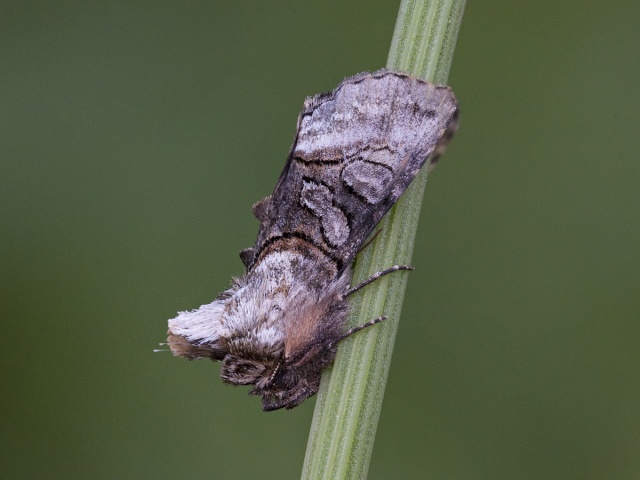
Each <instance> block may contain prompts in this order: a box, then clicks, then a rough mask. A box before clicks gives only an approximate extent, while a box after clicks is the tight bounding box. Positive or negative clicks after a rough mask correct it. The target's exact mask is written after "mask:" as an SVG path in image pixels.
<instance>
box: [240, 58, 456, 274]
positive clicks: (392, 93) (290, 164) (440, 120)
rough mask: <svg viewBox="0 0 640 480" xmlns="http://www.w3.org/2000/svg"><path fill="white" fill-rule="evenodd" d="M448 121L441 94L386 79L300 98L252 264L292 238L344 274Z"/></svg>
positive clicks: (359, 79)
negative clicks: (265, 251) (318, 252)
mask: <svg viewBox="0 0 640 480" xmlns="http://www.w3.org/2000/svg"><path fill="white" fill-rule="evenodd" d="M456 113H457V103H456V99H455V97H454V95H453V92H452V91H451V89H450V88H449V87H443V86H436V85H433V84H431V83H428V82H426V81H423V80H420V79H417V78H415V77H411V76H409V75H407V74H403V73H398V72H393V71H388V70H380V71H377V72H374V73H361V74H359V75H356V76H353V77H350V78H347V79H346V80H344V81H343V82H342V83H341V84H340V85H339V86H338V87H337V88H336V89H335V90H334V91H333V92H328V93H322V94H319V95H316V96H314V97H310V98H308V99H307V100H306V101H305V104H304V108H303V110H302V112H301V113H300V116H299V117H298V127H297V132H296V138H295V141H294V144H293V147H292V149H291V152H290V154H289V158H288V160H287V163H286V165H285V167H284V170H283V171H282V173H281V175H280V178H279V180H278V183H277V184H276V187H275V190H274V192H273V194H272V195H271V197H270V200H269V202H268V204H266V202H265V205H264V206H263V207H264V208H263V209H262V210H261V215H259V217H260V220H261V227H260V232H259V234H258V239H257V243H256V255H255V257H254V262H255V261H257V259H258V257H259V254H260V252H261V251H262V249H264V247H265V246H266V245H268V244H269V243H271V242H273V241H274V240H276V239H278V238H283V237H285V238H286V237H298V238H302V239H305V240H307V241H309V242H311V243H312V244H313V245H315V246H316V247H317V248H319V249H320V250H321V251H323V252H324V253H325V254H327V255H328V256H329V257H330V258H332V259H333V260H334V261H335V262H336V263H337V265H338V266H339V269H340V270H341V271H342V270H344V268H346V267H347V266H348V265H349V264H350V263H351V262H352V260H353V258H354V257H355V255H356V253H357V251H358V249H359V247H360V246H361V245H362V243H363V242H364V240H365V239H366V238H367V236H368V235H369V234H370V233H371V231H372V230H373V229H374V228H375V226H376V224H377V223H378V222H379V221H380V220H381V219H382V217H383V216H384V214H385V213H386V212H387V211H388V210H389V209H390V208H391V206H392V205H393V204H394V203H395V202H396V201H397V200H398V198H399V197H400V195H401V194H402V193H403V192H404V190H405V189H406V188H407V187H408V185H409V183H411V180H413V178H414V177H415V176H416V174H417V173H418V171H419V170H420V168H421V167H422V165H423V164H424V163H425V161H426V159H427V158H428V156H429V155H430V154H431V153H432V152H434V149H436V147H438V150H437V152H436V153H439V152H441V151H442V150H443V148H444V146H445V144H446V142H448V140H449V139H450V137H451V134H452V133H453V131H455V128H456V125H457V116H456ZM249 268H251V267H250V266H249Z"/></svg>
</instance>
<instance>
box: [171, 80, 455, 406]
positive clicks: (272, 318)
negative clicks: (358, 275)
mask: <svg viewBox="0 0 640 480" xmlns="http://www.w3.org/2000/svg"><path fill="white" fill-rule="evenodd" d="M456 112H457V104H456V100H455V97H454V95H453V93H452V91H451V89H449V88H448V87H442V86H436V85H433V84H430V83H428V82H426V81H423V80H420V79H417V78H415V77H412V76H410V75H408V74H405V73H400V72H393V71H389V70H379V71H377V72H374V73H361V74H358V75H355V76H353V77H350V78H347V79H345V80H344V81H343V82H342V83H341V84H340V85H338V87H337V88H336V89H335V90H334V91H333V92H328V93H322V94H319V95H316V96H314V97H310V98H307V100H306V101H305V102H304V107H303V110H302V112H301V113H300V116H299V117H298V126H297V131H296V136H295V141H294V144H293V146H292V147H291V151H290V153H289V156H288V158H287V162H286V164H285V167H284V169H283V171H282V173H281V175H280V178H279V179H278V182H277V184H276V187H275V189H274V191H273V193H272V194H271V196H269V197H267V198H265V199H263V200H260V201H259V202H257V203H256V204H255V205H254V206H253V208H252V210H253V213H254V215H255V216H256V217H257V218H258V220H259V221H260V229H259V232H258V237H257V240H256V244H255V246H254V247H251V248H247V249H245V250H243V251H242V252H241V259H242V262H243V263H244V265H245V267H246V273H245V275H244V276H242V277H241V278H239V279H237V280H235V281H234V283H233V285H232V287H231V288H230V289H229V290H227V291H225V292H223V293H222V294H221V295H219V296H218V298H217V299H216V300H215V301H214V302H213V303H211V304H209V305H203V306H202V307H200V308H199V309H197V310H194V311H191V312H182V313H180V314H179V315H178V316H177V317H176V318H174V319H172V320H169V339H168V343H169V346H170V347H171V350H172V351H173V353H174V354H175V355H180V356H184V357H187V358H189V359H193V358H210V359H212V360H214V361H222V368H221V376H222V379H223V381H224V382H225V383H230V384H234V385H253V388H252V389H251V391H250V393H251V394H254V395H260V396H261V397H262V406H263V408H264V409H265V410H275V409H278V408H283V407H284V408H293V407H295V406H296V405H299V404H300V403H301V402H302V401H304V400H305V399H306V398H308V397H310V396H312V395H314V394H315V393H316V392H317V390H318V386H319V383H320V374H321V372H322V370H323V369H324V368H325V367H326V366H328V365H330V364H331V363H332V362H333V360H334V358H335V354H336V347H337V343H338V342H339V341H340V340H342V339H343V338H345V337H346V336H348V335H350V334H353V333H355V332H357V331H359V330H361V329H362V328H365V327H367V326H371V325H373V324H375V323H377V322H378V321H381V320H382V319H383V317H381V318H380V319H373V320H372V321H371V322H368V323H366V324H364V325H361V326H359V327H355V328H353V329H351V330H347V329H346V327H345V323H346V318H347V313H348V303H347V302H348V300H347V297H348V296H349V295H351V294H352V293H354V292H355V291H357V290H359V289H360V288H362V287H364V286H365V285H367V284H368V283H371V281H373V280H375V279H376V278H378V277H379V276H380V275H383V274H386V273H390V272H392V271H396V270H401V269H408V268H409V267H403V266H396V267H391V268H389V269H388V270H385V271H383V272H380V274H379V275H377V276H374V277H372V278H371V279H370V280H367V281H365V282H363V284H360V285H358V286H355V287H353V288H350V287H349V285H350V283H351V276H352V263H353V260H354V258H355V255H356V254H357V252H358V251H359V249H360V248H361V247H362V245H363V243H364V242H365V240H366V239H367V237H368V236H369V234H370V233H371V232H372V230H373V229H374V228H375V226H376V225H377V224H378V222H379V221H380V220H381V219H382V217H383V216H384V214H385V213H386V212H387V211H388V210H389V208H391V206H392V205H393V204H394V203H395V202H396V201H397V200H398V198H399V197H400V195H401V194H402V193H403V192H404V191H405V189H406V188H407V186H408V185H409V184H410V183H411V181H412V180H413V178H414V177H415V176H416V174H417V173H418V171H419V170H420V168H421V167H422V166H423V164H424V163H425V161H426V159H427V158H428V157H429V155H431V156H432V160H431V165H433V164H434V163H435V161H436V160H437V157H438V156H439V155H440V154H441V153H442V152H443V151H444V148H445V147H446V144H447V143H448V142H449V140H450V139H451V136H452V135H453V132H454V131H455V129H456V128H457V113H456Z"/></svg>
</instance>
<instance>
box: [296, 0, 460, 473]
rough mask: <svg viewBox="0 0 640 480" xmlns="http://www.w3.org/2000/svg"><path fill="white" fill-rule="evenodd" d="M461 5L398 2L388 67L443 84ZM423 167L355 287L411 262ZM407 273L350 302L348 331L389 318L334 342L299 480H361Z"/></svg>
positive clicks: (360, 264)
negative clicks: (335, 351)
mask: <svg viewBox="0 0 640 480" xmlns="http://www.w3.org/2000/svg"><path fill="white" fill-rule="evenodd" d="M464 5H465V0H430V1H429V0H402V3H401V5H400V10H399V13H398V18H397V21H396V27H395V31H394V34H393V39H392V43H391V49H390V52H389V58H388V60H387V68H390V69H394V70H402V71H406V72H410V73H412V74H414V75H416V76H419V77H422V78H425V79H426V80H429V81H432V82H434V83H438V84H445V83H446V81H447V76H448V72H449V67H450V66H451V60H452V57H453V50H454V47H455V43H456V39H457V36H458V31H459V28H460V22H461V20H462V13H463V10H464ZM427 174H428V168H423V169H422V171H421V172H420V174H418V176H417V177H416V178H415V179H414V181H413V182H412V183H411V185H410V186H409V188H408V189H407V191H406V192H405V194H404V195H403V196H402V197H401V199H400V201H399V202H398V203H397V204H396V205H395V207H394V208H393V209H392V210H391V211H389V213H388V214H387V215H386V217H385V218H384V220H383V221H382V222H381V224H380V226H379V228H380V229H381V231H380V233H379V235H378V236H377V237H376V239H375V241H374V242H373V243H372V244H371V245H370V246H369V247H367V248H366V249H365V250H364V252H362V253H361V254H360V255H359V256H358V259H357V262H356V269H355V272H354V284H356V283H359V282H360V281H362V280H364V279H366V278H368V277H370V276H371V275H373V274H374V273H375V272H377V271H380V270H384V269H385V268H388V267H390V266H392V265H396V264H408V263H410V261H411V254H412V251H413V243H414V238H415V233H416V230H417V222H418V217H419V215H420V207H421V205H422V197H423V193H424V187H425V183H426V180H427ZM407 277H408V274H407V272H398V273H393V274H391V275H386V276H384V277H382V278H381V279H380V280H378V281H376V282H374V283H373V284H371V285H369V286H368V287H366V288H365V289H363V290H362V291H361V292H359V293H357V294H355V295H354V298H353V299H352V301H351V316H350V320H349V321H350V325H360V324H363V323H365V322H367V321H368V320H370V319H372V318H376V317H379V316H380V315H382V314H386V315H387V316H388V317H389V319H388V320H387V321H385V322H382V323H381V324H379V325H377V326H375V327H371V328H367V329H365V330H364V331H362V332H360V333H358V334H356V335H353V336H352V337H349V338H348V339H346V340H344V341H343V342H341V344H340V347H339V349H338V355H337V358H336V361H335V364H334V366H333V368H332V369H328V370H327V371H325V372H324V374H323V377H322V383H321V387H320V391H319V393H318V399H317V402H316V408H315V412H314V417H313V422H312V425H311V432H310V435H309V442H308V445H307V452H306V455H305V463H304V467H303V472H302V478H303V480H310V479H313V480H317V479H329V478H331V479H337V478H348V479H356V478H366V476H367V471H368V469H369V462H370V459H371V451H372V449H373V440H374V437H375V433H376V428H377V424H378V418H379V416H380V408H381V406H382V398H383V395H384V388H385V385H386V381H387V375H388V372H389V366H390V363H391V354H392V352H393V344H394V341H395V336H396V331H397V328H398V319H399V317H400V310H401V307H402V300H403V297H404V291H405V286H406V283H407Z"/></svg>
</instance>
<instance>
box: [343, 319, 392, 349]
mask: <svg viewBox="0 0 640 480" xmlns="http://www.w3.org/2000/svg"><path fill="white" fill-rule="evenodd" d="M386 319H387V316H386V315H382V316H381V317H378V318H374V319H373V320H369V321H368V322H366V323H363V324H362V325H358V326H356V327H353V328H350V329H349V330H347V331H346V332H344V333H343V334H342V335H341V336H340V338H339V339H338V340H337V341H336V342H335V343H338V342H339V341H341V340H344V339H345V338H347V337H350V336H351V335H353V334H354V333H358V332H359V331H360V330H364V329H365V328H367V327H372V326H373V325H375V324H377V323H380V322H384V321H385V320H386Z"/></svg>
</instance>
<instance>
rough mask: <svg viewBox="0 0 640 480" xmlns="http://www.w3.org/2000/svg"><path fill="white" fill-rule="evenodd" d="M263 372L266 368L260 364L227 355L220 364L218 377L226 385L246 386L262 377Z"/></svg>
mask: <svg viewBox="0 0 640 480" xmlns="http://www.w3.org/2000/svg"><path fill="white" fill-rule="evenodd" d="M265 370H266V367H265V366H264V364H262V363H259V362H255V361H251V360H243V359H240V358H238V357H235V356H232V355H227V356H226V357H225V359H224V361H223V362H222V368H221V369H220V376H221V377H222V380H223V381H224V382H227V383H232V384H234V385H248V384H251V383H256V381H257V380H258V379H259V378H260V377H263V376H264V373H265Z"/></svg>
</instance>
